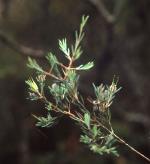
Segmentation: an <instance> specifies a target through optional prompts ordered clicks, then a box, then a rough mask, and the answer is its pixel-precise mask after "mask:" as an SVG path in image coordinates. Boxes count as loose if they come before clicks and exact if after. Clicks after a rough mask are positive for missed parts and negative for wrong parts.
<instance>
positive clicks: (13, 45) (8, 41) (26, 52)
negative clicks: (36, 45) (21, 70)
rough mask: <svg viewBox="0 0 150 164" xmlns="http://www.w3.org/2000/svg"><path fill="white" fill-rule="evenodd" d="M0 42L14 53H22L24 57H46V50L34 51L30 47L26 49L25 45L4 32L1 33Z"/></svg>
mask: <svg viewBox="0 0 150 164" xmlns="http://www.w3.org/2000/svg"><path fill="white" fill-rule="evenodd" d="M0 41H1V42H2V43H3V44H5V45H6V46H8V47H9V48H11V49H12V50H14V51H17V52H18V53H21V54H22V55H24V56H32V57H36V58H41V57H44V54H45V52H44V50H41V49H33V48H30V47H26V46H24V45H21V44H20V43H17V42H16V41H14V40H13V39H10V38H9V37H8V36H7V35H5V34H4V33H3V32H2V31H0Z"/></svg>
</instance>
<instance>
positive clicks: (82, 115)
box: [26, 16, 150, 161]
mask: <svg viewBox="0 0 150 164" xmlns="http://www.w3.org/2000/svg"><path fill="white" fill-rule="evenodd" d="M87 20H88V16H83V17H82V20H81V24H80V28H79V31H76V32H75V43H74V45H71V46H70V47H71V48H69V46H68V42H67V39H66V38H65V39H62V40H59V49H60V51H61V52H62V53H63V54H64V57H65V58H67V59H68V63H67V64H66V65H65V64H64V63H63V62H60V61H59V60H58V59H57V57H56V55H55V54H53V53H51V52H50V53H48V55H47V56H46V60H47V62H48V63H49V65H50V69H49V70H48V71H46V70H44V69H43V68H42V67H41V66H39V64H38V63H37V62H36V60H34V59H31V58H29V59H28V64H27V65H28V67H30V68H31V69H34V70H35V71H36V73H37V77H36V78H35V80H34V79H33V78H30V79H29V80H27V81H26V84H27V85H28V87H29V98H30V99H31V100H41V101H43V102H44V104H45V108H46V110H47V116H46V117H37V116H35V115H33V116H34V117H35V118H36V119H37V124H36V125H37V126H41V127H50V126H53V125H54V124H55V123H56V121H57V120H58V118H60V117H61V116H63V115H66V116H68V117H69V118H71V119H72V120H74V122H75V123H76V124H77V125H78V126H79V127H80V128H81V130H82V134H81V136H80V142H82V143H84V144H86V145H87V146H88V147H89V149H90V150H91V151H93V152H94V153H97V154H100V155H103V154H113V155H115V156H118V152H117V149H116V147H115V144H116V142H119V143H122V144H124V145H126V146H127V147H128V148H130V149H131V150H132V151H134V152H136V153H137V154H138V155H140V156H141V157H143V158H144V159H146V160H147V161H150V159H149V158H147V157H145V156H144V155H143V154H141V153H140V152H138V151H137V150H135V149H134V148H133V147H131V146H130V145H128V144H127V143H126V142H125V141H124V140H122V139H121V138H120V137H118V136H117V135H116V134H115V133H114V130H113V128H112V124H111V112H110V107H111V105H112V103H113V100H114V98H115V95H116V93H117V92H118V91H119V90H120V89H121V88H120V87H118V86H117V83H118V80H116V78H114V79H113V81H112V83H111V84H110V85H104V84H101V85H99V86H96V85H95V84H93V91H94V94H95V96H94V97H93V98H92V97H90V98H89V97H88V98H85V99H84V98H83V97H82V95H81V93H80V91H79V90H78V86H79V79H80V71H87V70H89V69H91V68H92V67H93V66H94V63H93V61H92V62H91V61H90V62H88V63H87V64H82V65H77V66H76V65H75V63H74V62H75V61H76V60H78V59H80V57H81V55H82V52H83V51H82V48H81V41H82V39H83V37H84V27H85V25H86V22H87ZM47 80H48V81H47ZM49 81H50V83H48V82H49ZM46 90H47V92H48V93H49V95H50V96H48V97H51V99H49V98H48V97H47V96H45V91H46ZM46 95H47V94H46ZM89 102H90V105H88V106H87V104H89ZM51 112H55V113H56V116H55V117H53V116H52V115H51Z"/></svg>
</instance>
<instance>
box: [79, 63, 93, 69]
mask: <svg viewBox="0 0 150 164" xmlns="http://www.w3.org/2000/svg"><path fill="white" fill-rule="evenodd" d="M93 66H94V63H93V62H88V63H87V64H85V65H80V66H79V67H76V70H88V69H90V68H92V67H93Z"/></svg>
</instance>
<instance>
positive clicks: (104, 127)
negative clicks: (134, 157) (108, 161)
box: [94, 120, 150, 162]
mask: <svg viewBox="0 0 150 164" xmlns="http://www.w3.org/2000/svg"><path fill="white" fill-rule="evenodd" d="M94 121H95V120H94ZM98 124H99V125H100V126H101V127H102V128H103V129H105V130H106V131H107V132H109V133H110V134H112V135H113V136H114V137H115V138H116V139H117V140H118V141H119V142H120V143H122V144H123V145H125V146H127V147H128V148H129V149H130V150H131V151H133V152H135V153H136V154H138V155H139V156H140V157H142V158H144V159H145V160H147V161H148V162H150V158H148V157H146V156H145V155H144V154H142V153H141V152H139V151H138V150H136V149H135V148H134V147H132V146H131V145H129V144H128V143H127V142H125V141H124V140H123V139H122V138H120V137H119V136H118V135H116V134H115V133H114V132H112V131H111V130H109V129H108V128H107V127H106V126H104V125H103V124H101V123H100V122H98Z"/></svg>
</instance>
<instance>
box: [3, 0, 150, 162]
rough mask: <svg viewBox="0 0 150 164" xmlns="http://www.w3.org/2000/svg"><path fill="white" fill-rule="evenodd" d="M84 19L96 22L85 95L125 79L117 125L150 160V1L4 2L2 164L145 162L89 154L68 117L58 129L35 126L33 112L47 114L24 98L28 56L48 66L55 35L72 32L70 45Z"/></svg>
mask: <svg viewBox="0 0 150 164" xmlns="http://www.w3.org/2000/svg"><path fill="white" fill-rule="evenodd" d="M83 14H88V15H90V21H89V23H88V26H87V31H86V38H85V39H84V42H83V47H84V49H85V54H86V55H85V56H86V57H83V58H82V59H81V63H83V62H87V61H88V60H89V59H92V60H95V63H96V67H95V69H94V70H92V71H91V72H90V75H89V74H88V76H87V75H86V74H83V75H82V79H81V81H80V85H81V87H80V90H81V92H82V93H84V94H85V95H88V94H90V93H91V90H88V88H89V87H88V86H89V84H90V83H91V82H93V81H94V82H95V83H96V84H100V83H101V82H104V83H106V82H107V83H108V82H110V81H111V79H112V77H113V75H114V74H116V75H117V76H119V77H120V80H119V81H120V84H121V86H123V90H122V91H121V93H120V98H118V101H116V102H115V104H114V105H113V109H112V115H113V126H114V127H115V129H116V130H117V131H118V133H120V134H121V135H122V136H124V138H125V139H127V140H128V141H129V142H130V144H131V145H133V146H134V145H137V149H138V150H140V151H141V152H143V153H144V154H146V155H147V156H149V154H150V141H149V135H150V134H149V131H150V121H149V120H150V119H149V117H150V116H149V115H150V112H149V107H150V102H149V96H150V92H149V88H150V83H149V80H150V76H149V69H150V55H149V53H150V46H149V41H150V1H149V0H144V1H143V0H139V1H136V0H132V1H130V0H122V1H120V0H83V1H79V0H77V1H75V2H74V1H71V0H63V1H61V0H44V1H43V0H22V1H20V0H13V1H12V0H0V163H5V164H7V163H10V162H11V163H15V164H17V163H18V164H22V163H23V164H30V163H37V164H38V163H40V164H42V163H43V164H48V163H54V164H55V163H56V164H57V163H61V164H62V163H64V164H66V163H75V164H77V163H91V162H95V163H115V164H126V163H131V164H132V163H133V164H134V163H139V164H141V163H145V162H144V161H143V160H141V159H140V158H137V156H136V155H135V156H134V154H131V153H130V152H129V151H128V150H126V149H125V148H121V149H120V150H121V153H120V154H121V156H120V157H119V158H116V159H114V158H111V157H101V158H100V157H98V156H96V155H94V154H92V153H91V152H89V151H88V150H87V149H86V148H85V149H83V148H82V147H81V145H80V144H79V143H78V138H79V131H78V129H77V127H75V126H74V125H73V124H72V122H71V121H70V120H68V119H67V118H64V119H62V120H61V123H60V124H59V125H56V126H57V131H56V129H55V128H52V129H46V130H43V129H37V128H36V127H35V126H34V122H35V120H34V118H33V117H32V116H31V113H34V114H36V115H40V114H41V112H42V114H45V111H42V110H41V109H42V108H43V105H42V104H40V103H38V104H36V105H35V104H33V103H31V102H29V101H28V100H27V99H26V97H27V92H26V91H25V90H26V88H25V83H24V80H25V79H27V77H28V75H29V74H31V73H29V70H28V69H27V68H26V58H27V56H28V55H31V56H34V57H35V58H40V59H38V60H39V61H40V62H41V64H42V63H45V62H43V61H44V59H43V57H42V56H43V55H44V54H46V52H47V51H49V50H51V49H54V50H55V52H57V54H59V53H60V52H59V51H58V50H57V49H56V47H55V45H57V38H63V37H64V36H66V34H67V38H69V40H70V41H72V39H73V34H74V33H73V32H74V30H75V29H77V25H78V24H79V22H80V17H81V15H83ZM70 33H71V34H72V37H70ZM58 58H59V59H60V60H63V59H62V58H61V55H60V56H59V55H58ZM64 62H65V61H64ZM44 67H47V66H45V65H44ZM89 76H90V78H89ZM62 129H63V131H62Z"/></svg>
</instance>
